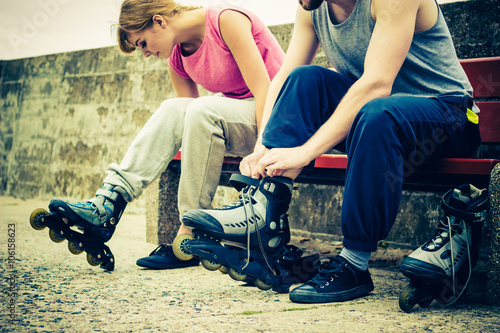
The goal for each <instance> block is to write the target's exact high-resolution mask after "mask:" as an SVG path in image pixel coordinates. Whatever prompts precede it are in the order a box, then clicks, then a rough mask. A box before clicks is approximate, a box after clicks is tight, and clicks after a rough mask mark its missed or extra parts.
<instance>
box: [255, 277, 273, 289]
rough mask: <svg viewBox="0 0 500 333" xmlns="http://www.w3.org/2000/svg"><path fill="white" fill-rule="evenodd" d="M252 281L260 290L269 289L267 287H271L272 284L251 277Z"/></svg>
mask: <svg viewBox="0 0 500 333" xmlns="http://www.w3.org/2000/svg"><path fill="white" fill-rule="evenodd" d="M253 283H254V284H255V286H256V287H257V288H259V289H260V290H269V289H271V288H272V287H273V285H272V284H270V283H266V282H264V281H262V280H261V279H259V278H254V279H253Z"/></svg>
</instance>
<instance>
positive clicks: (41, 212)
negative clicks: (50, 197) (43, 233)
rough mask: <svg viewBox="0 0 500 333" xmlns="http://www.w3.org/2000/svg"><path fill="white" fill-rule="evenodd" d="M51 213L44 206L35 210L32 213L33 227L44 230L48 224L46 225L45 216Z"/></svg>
mask: <svg viewBox="0 0 500 333" xmlns="http://www.w3.org/2000/svg"><path fill="white" fill-rule="evenodd" d="M46 215H49V212H47V211H46V210H45V209H43V208H38V209H35V210H34V211H33V213H31V215H30V225H31V227H32V228H33V229H35V230H43V229H45V228H46V227H47V226H46V225H45V223H44V221H43V218H44V216H46Z"/></svg>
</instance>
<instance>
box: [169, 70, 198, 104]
mask: <svg viewBox="0 0 500 333" xmlns="http://www.w3.org/2000/svg"><path fill="white" fill-rule="evenodd" d="M168 74H169V75H170V80H171V81H172V84H173V86H174V89H175V92H176V93H177V97H192V98H198V97H200V94H199V92H198V85H197V84H196V83H195V82H194V81H193V80H190V79H185V78H183V77H180V76H179V74H177V73H176V72H175V71H174V70H173V69H172V68H171V67H170V65H169V66H168Z"/></svg>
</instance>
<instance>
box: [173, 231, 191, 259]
mask: <svg viewBox="0 0 500 333" xmlns="http://www.w3.org/2000/svg"><path fill="white" fill-rule="evenodd" d="M191 239H193V236H192V235H190V234H180V235H177V237H175V239H174V241H173V243H172V251H174V255H175V256H176V257H177V258H178V259H179V260H182V261H188V260H191V259H193V257H194V255H193V254H192V253H190V252H188V251H186V249H185V247H184V244H185V243H186V242H187V241H189V240H191Z"/></svg>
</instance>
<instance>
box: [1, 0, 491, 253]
mask: <svg viewBox="0 0 500 333" xmlns="http://www.w3.org/2000/svg"><path fill="white" fill-rule="evenodd" d="M499 8H500V4H499V1H497V0H476V1H468V2H458V3H452V4H447V5H443V6H442V9H443V12H444V14H445V16H446V17H447V21H448V23H449V25H450V31H451V33H452V35H453V38H454V41H455V43H456V46H457V52H458V55H459V57H460V58H471V57H486V56H495V55H500V49H499V48H500V29H499V26H500V24H499V21H500V10H499ZM292 27H293V25H292V24H287V25H282V26H275V27H271V30H272V31H273V33H274V34H275V35H276V36H277V39H278V41H279V42H280V44H281V46H282V48H283V49H285V50H286V49H287V47H288V43H289V41H290V38H291V35H292ZM315 63H317V64H319V65H322V66H328V63H327V62H326V60H325V58H324V56H323V54H322V51H321V50H320V52H319V54H318V56H317V57H316V58H315ZM202 94H206V92H203V91H202ZM174 96H175V92H174V91H173V89H172V86H171V83H170V82H169V79H168V74H167V64H166V62H165V61H163V60H155V59H144V58H143V57H142V55H141V54H140V53H136V54H134V55H132V56H126V55H123V54H121V53H120V51H119V50H118V49H116V48H101V49H94V50H85V51H78V52H69V53H61V54H55V55H48V56H42V57H36V58H28V59H19V60H12V61H0V194H7V195H12V196H16V197H20V198H43V199H50V198H52V197H61V198H66V199H72V200H83V199H87V198H90V197H92V196H93V195H94V193H95V190H96V189H97V188H98V187H99V186H100V184H101V182H102V179H103V178H104V176H105V174H104V170H105V168H106V166H107V165H108V164H109V163H112V162H119V161H120V160H121V158H122V156H123V155H124V153H125V151H126V150H127V148H128V145H129V144H130V143H131V142H132V140H133V138H134V137H135V136H136V134H137V133H138V132H139V130H140V129H141V128H142V126H143V124H144V123H145V121H146V120H147V119H148V117H149V116H150V115H151V113H152V112H154V110H156V108H157V107H158V106H159V105H160V103H161V102H162V101H163V100H165V99H167V98H171V97H174ZM498 152H499V150H498V148H495V147H488V146H483V147H481V149H480V150H479V151H478V156H480V157H483V158H486V157H497V158H498V157H499V156H500V155H499V153H498ZM160 183H161V182H160V181H158V182H157V183H156V184H160ZM156 184H153V185H152V186H150V187H149V188H148V190H147V192H148V194H147V195H145V196H143V197H142V198H141V199H140V200H138V201H137V202H135V203H134V204H132V205H129V206H128V208H127V211H128V212H131V211H142V212H143V211H144V207H145V206H147V207H148V208H149V210H148V216H150V218H148V220H149V221H153V223H149V226H150V227H151V228H148V240H149V241H151V242H154V243H156V241H157V240H158V238H160V239H161V240H162V241H167V240H168V239H170V238H171V237H172V235H173V230H175V226H176V225H177V223H178V220H177V216H176V213H175V207H173V208H172V209H171V210H172V211H174V213H172V214H170V215H168V216H167V215H165V214H164V213H163V212H164V211H165V207H163V208H161V209H160V207H159V205H160V203H159V201H158V199H159V198H163V197H164V195H165V193H164V192H162V191H163V187H162V186H159V185H156ZM341 193H342V188H341V187H321V186H311V185H300V184H299V185H298V186H297V191H296V193H294V202H293V203H292V208H291V214H290V215H291V223H292V227H293V228H295V229H299V230H300V229H302V230H305V231H308V232H315V233H325V234H330V235H334V236H338V235H339V234H340V233H339V219H338V214H339V212H340V203H341V199H342V197H341ZM298 194H300V196H299V195H298ZM234 195H235V194H234V191H233V190H232V189H229V188H221V189H220V190H219V191H218V195H217V197H216V202H215V203H214V206H220V205H221V204H222V203H227V202H232V201H233V200H232V199H231V198H234ZM146 198H147V199H146ZM332 198H333V200H332ZM439 200H440V194H439V193H437V194H436V193H424V192H405V193H404V194H403V199H402V204H401V212H400V214H399V217H398V220H397V221H396V224H395V226H394V228H393V229H392V232H391V234H390V235H389V238H388V240H390V241H393V242H401V243H407V244H412V245H414V246H416V245H418V244H420V243H422V241H423V240H425V239H427V238H428V236H429V235H430V234H431V233H432V232H433V230H434V228H435V225H436V223H437V221H438V216H439V211H438V207H439ZM174 202H175V201H172V202H171V203H170V202H166V203H164V205H166V206H168V207H171V206H172V205H175V203H174ZM146 203H147V204H146ZM168 207H167V208H168ZM158 216H163V218H164V220H163V221H172V222H171V224H170V226H164V224H163V223H162V226H164V227H163V228H164V229H161V228H160V230H158V224H156V223H157V221H158ZM170 217H171V219H170ZM155 224H156V225H155ZM158 234H159V236H158ZM497 236H498V235H497Z"/></svg>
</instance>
